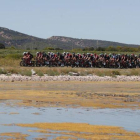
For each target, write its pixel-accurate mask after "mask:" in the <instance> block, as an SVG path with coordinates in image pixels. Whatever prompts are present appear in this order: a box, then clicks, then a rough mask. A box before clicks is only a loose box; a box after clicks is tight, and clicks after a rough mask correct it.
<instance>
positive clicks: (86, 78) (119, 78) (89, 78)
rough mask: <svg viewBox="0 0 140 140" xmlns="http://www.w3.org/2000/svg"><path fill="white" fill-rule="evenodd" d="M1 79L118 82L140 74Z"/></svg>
mask: <svg viewBox="0 0 140 140" xmlns="http://www.w3.org/2000/svg"><path fill="white" fill-rule="evenodd" d="M0 81H11V82H14V81H44V82H45V81H116V82H127V81H140V76H123V75H121V76H115V77H111V76H104V77H100V76H96V75H90V76H70V75H63V76H61V75H60V76H48V75H44V76H38V75H32V76H22V75H16V74H12V75H10V76H8V75H5V74H1V75H0Z"/></svg>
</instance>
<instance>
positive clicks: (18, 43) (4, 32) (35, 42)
mask: <svg viewBox="0 0 140 140" xmlns="http://www.w3.org/2000/svg"><path fill="white" fill-rule="evenodd" d="M0 43H3V44H4V45H5V46H6V47H11V46H14V47H16V48H19V49H27V48H30V49H35V48H37V49H43V48H45V47H55V48H62V49H72V48H84V47H94V48H96V47H108V46H114V47H116V46H129V47H138V46H140V45H133V44H124V43H118V42H111V41H103V40H91V39H76V38H70V37H63V36H53V37H50V38H48V39H41V38H37V37H34V36H29V35H26V34H23V33H20V32H17V31H13V30H10V29H7V28H2V27H0Z"/></svg>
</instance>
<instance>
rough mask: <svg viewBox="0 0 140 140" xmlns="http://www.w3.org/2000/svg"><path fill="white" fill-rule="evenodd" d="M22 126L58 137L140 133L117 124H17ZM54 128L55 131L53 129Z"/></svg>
mask: <svg viewBox="0 0 140 140" xmlns="http://www.w3.org/2000/svg"><path fill="white" fill-rule="evenodd" d="M17 126H21V127H33V128H39V129H40V130H37V131H32V132H40V133H44V134H45V133H46V134H49V135H51V134H52V135H53V136H54V135H55V134H59V135H60V136H58V137H57V139H58V140H59V139H62V138H63V139H65V138H68V139H77V138H80V139H96V140H102V139H107V140H112V139H120V140H132V139H135V140H138V139H140V133H135V132H130V131H126V130H124V129H122V128H121V127H115V126H96V125H89V124H86V123H34V124H17ZM52 130H53V131H52Z"/></svg>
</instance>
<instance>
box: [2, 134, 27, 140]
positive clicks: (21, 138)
mask: <svg viewBox="0 0 140 140" xmlns="http://www.w3.org/2000/svg"><path fill="white" fill-rule="evenodd" d="M0 136H7V137H10V138H9V140H26V137H28V136H29V135H26V134H21V133H1V134H0ZM0 139H1V138H0ZM3 139H5V138H3ZM7 139H8V138H7Z"/></svg>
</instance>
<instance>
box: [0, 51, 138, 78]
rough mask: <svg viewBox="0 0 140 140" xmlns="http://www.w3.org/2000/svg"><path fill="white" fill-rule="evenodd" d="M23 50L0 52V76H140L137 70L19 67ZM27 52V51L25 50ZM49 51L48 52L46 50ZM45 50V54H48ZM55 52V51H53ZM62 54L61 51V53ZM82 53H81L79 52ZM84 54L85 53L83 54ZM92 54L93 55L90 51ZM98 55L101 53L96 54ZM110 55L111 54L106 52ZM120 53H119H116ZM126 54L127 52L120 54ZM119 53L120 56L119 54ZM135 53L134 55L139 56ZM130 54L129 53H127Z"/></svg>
mask: <svg viewBox="0 0 140 140" xmlns="http://www.w3.org/2000/svg"><path fill="white" fill-rule="evenodd" d="M24 51H25V50H15V49H13V50H8V49H4V50H0V74H8V75H10V74H21V75H27V76H31V75H32V74H31V69H34V70H35V72H36V73H37V75H39V76H43V75H44V74H48V75H50V76H55V75H67V74H69V72H76V73H79V74H80V75H81V76H85V75H89V74H95V75H98V76H115V75H127V76H130V75H140V70H139V69H100V68H71V67H69V68H66V67H64V68H55V67H51V68H48V67H39V68H37V67H20V66H19V63H20V61H21V57H22V54H23V52H24ZM26 51H27V50H26ZM37 51H41V50H31V51H30V52H31V53H32V54H33V55H34V56H35V54H36V52H37ZM48 51H50V50H48ZM48 51H47V50H45V52H48ZM53 52H56V51H53ZM61 52H62V51H61ZM81 53H83V52H81ZM85 53H86V52H85ZM92 53H95V52H93V51H92ZM96 53H97V54H100V53H102V52H96ZM106 53H108V54H109V53H112V52H106ZM116 53H120V52H116ZM121 53H124V54H126V53H127V52H121ZM121 53H120V54H121ZM139 53H140V52H137V53H136V54H139ZM127 54H130V53H127Z"/></svg>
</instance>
